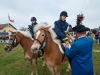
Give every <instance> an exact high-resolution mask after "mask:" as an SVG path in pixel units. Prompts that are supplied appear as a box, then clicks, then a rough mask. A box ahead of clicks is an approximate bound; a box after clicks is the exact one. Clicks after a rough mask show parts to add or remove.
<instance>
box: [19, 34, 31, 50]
mask: <svg viewBox="0 0 100 75" xmlns="http://www.w3.org/2000/svg"><path fill="white" fill-rule="evenodd" d="M20 39H21V40H20V45H21V46H22V47H23V49H24V50H27V49H30V48H31V45H32V43H33V42H32V40H31V39H30V38H26V37H25V36H23V35H22V37H21V38H20Z"/></svg>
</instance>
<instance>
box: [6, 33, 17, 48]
mask: <svg viewBox="0 0 100 75" xmlns="http://www.w3.org/2000/svg"><path fill="white" fill-rule="evenodd" d="M12 35H13V36H14V38H13V39H10V40H12V43H11V44H9V43H7V44H8V45H11V46H12V47H14V46H15V45H16V43H15V41H17V39H16V33H15V34H12ZM10 36H11V35H10ZM14 43H15V44H14Z"/></svg>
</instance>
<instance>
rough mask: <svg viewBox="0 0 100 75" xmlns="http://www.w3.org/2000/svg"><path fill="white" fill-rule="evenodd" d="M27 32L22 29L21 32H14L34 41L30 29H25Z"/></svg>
mask: <svg viewBox="0 0 100 75" xmlns="http://www.w3.org/2000/svg"><path fill="white" fill-rule="evenodd" d="M25 29H26V30H23V29H20V30H16V31H13V32H16V33H17V32H19V33H21V34H22V35H23V36H25V37H26V38H31V39H32V40H33V38H32V36H31V34H30V32H29V30H28V28H25ZM9 35H11V33H9Z"/></svg>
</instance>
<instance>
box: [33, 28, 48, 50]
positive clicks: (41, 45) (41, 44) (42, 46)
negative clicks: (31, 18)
mask: <svg viewBox="0 0 100 75" xmlns="http://www.w3.org/2000/svg"><path fill="white" fill-rule="evenodd" d="M39 30H43V31H44V32H45V37H44V40H43V41H42V42H41V41H40V40H38V39H36V38H34V41H35V40H36V41H38V43H39V44H40V48H39V50H41V49H43V48H44V44H45V40H46V32H47V31H46V30H44V29H39Z"/></svg>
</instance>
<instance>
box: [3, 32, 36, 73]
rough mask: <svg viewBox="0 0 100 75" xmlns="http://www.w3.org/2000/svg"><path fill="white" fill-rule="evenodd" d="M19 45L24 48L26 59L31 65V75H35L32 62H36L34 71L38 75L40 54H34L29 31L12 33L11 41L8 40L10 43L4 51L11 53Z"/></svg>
mask: <svg viewBox="0 0 100 75" xmlns="http://www.w3.org/2000/svg"><path fill="white" fill-rule="evenodd" d="M18 44H20V45H21V46H22V47H23V49H24V57H25V59H26V60H27V61H28V62H29V63H30V68H31V75H33V74H34V71H33V67H32V62H34V69H35V71H36V75H38V72H37V58H38V53H33V52H32V51H31V45H32V44H33V40H32V37H31V34H30V32H29V31H28V30H26V31H14V32H12V31H10V36H9V40H8V43H7V44H6V45H5V47H4V49H5V51H7V52H9V51H11V50H12V49H13V48H14V47H16V46H17V45H18Z"/></svg>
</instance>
